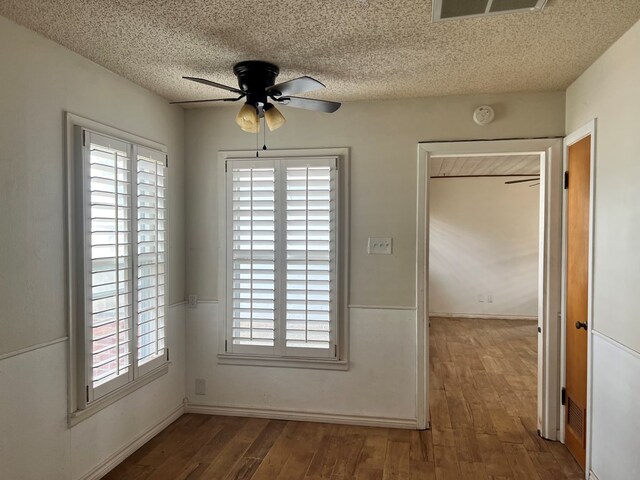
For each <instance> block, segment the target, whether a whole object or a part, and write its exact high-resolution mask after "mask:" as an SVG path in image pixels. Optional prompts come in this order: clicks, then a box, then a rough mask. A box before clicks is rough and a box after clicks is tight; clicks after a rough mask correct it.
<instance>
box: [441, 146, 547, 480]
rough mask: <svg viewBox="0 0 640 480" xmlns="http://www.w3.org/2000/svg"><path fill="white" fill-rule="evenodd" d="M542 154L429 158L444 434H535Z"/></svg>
mask: <svg viewBox="0 0 640 480" xmlns="http://www.w3.org/2000/svg"><path fill="white" fill-rule="evenodd" d="M542 157H543V155H542V154H539V153H537V154H534V153H532V154H486V155H473V156H436V155H434V156H432V157H431V159H430V162H431V163H430V175H429V177H430V188H429V218H430V225H429V321H430V346H429V348H430V350H429V353H430V355H429V357H430V358H429V364H430V375H431V377H430V379H431V384H430V394H431V402H430V407H431V411H432V415H433V417H434V418H433V425H434V428H436V429H442V428H446V429H448V428H451V429H452V430H453V432H454V434H457V433H458V432H460V431H467V430H469V429H471V430H472V431H474V432H476V433H479V434H481V435H488V436H487V437H483V438H485V439H494V440H495V439H501V440H503V441H508V442H509V443H510V444H511V443H513V444H520V445H523V442H524V437H525V435H527V436H531V437H534V436H536V431H537V430H538V428H539V426H538V425H537V411H536V409H537V400H538V397H537V388H538V386H537V375H538V371H537V370H538V368H537V366H538V365H537V350H538V345H537V337H538V332H537V325H538V297H539V281H538V270H539V265H540V255H539V252H540V241H539V239H540V225H541V222H540V216H539V212H540V205H541V203H542V202H541V200H542V199H541V195H540V193H541V188H540V171H541V161H542ZM496 448H502V445H499V446H498V445H496ZM540 448H544V447H540ZM507 472H508V469H504V471H503V472H502V473H507Z"/></svg>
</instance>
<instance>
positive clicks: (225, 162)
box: [224, 160, 227, 173]
mask: <svg viewBox="0 0 640 480" xmlns="http://www.w3.org/2000/svg"><path fill="white" fill-rule="evenodd" d="M224 173H227V161H226V160H225V161H224Z"/></svg>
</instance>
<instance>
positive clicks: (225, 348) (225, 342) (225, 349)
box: [224, 340, 228, 352]
mask: <svg viewBox="0 0 640 480" xmlns="http://www.w3.org/2000/svg"><path fill="white" fill-rule="evenodd" d="M227 341H228V340H225V341H224V351H225V352H226V351H227Z"/></svg>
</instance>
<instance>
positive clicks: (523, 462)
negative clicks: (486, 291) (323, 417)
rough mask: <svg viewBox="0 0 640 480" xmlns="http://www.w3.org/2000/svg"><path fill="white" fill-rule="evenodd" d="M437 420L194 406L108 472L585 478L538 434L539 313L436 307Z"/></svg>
mask: <svg viewBox="0 0 640 480" xmlns="http://www.w3.org/2000/svg"><path fill="white" fill-rule="evenodd" d="M430 363H431V372H432V374H431V415H432V424H433V428H432V429H431V430H429V431H423V432H418V431H411V430H396V429H387V428H370V427H355V426H347V425H329V424H320V423H307V422H288V421H280V420H264V419H255V418H254V419H250V418H238V417H217V416H216V417H214V416H206V415H194V414H187V415H184V416H182V417H181V418H179V419H178V420H177V421H175V422H174V423H173V424H171V425H170V426H169V427H167V428H166V429H165V430H164V431H162V432H161V433H160V434H159V435H158V436H156V437H155V438H153V439H152V440H150V441H149V442H148V443H147V444H145V445H144V446H143V447H142V448H140V449H139V450H138V451H137V452H135V453H134V454H133V455H131V456H130V457H129V458H128V459H127V460H125V461H124V462H123V463H122V464H121V465H120V466H118V467H117V468H116V469H114V470H113V471H112V472H111V473H110V474H109V475H107V477H105V478H107V479H111V480H114V479H126V480H143V479H144V480H159V479H166V480H176V479H199V480H202V479H216V480H218V479H220V480H223V479H233V480H241V479H242V480H249V479H250V480H315V479H330V480H347V479H358V480H374V479H375V480H391V479H394V480H396V479H408V480H417V479H420V480H430V479H437V480H450V479H451V480H460V479H469V480H482V479H512V480H522V479H534V480H547V479H549V480H562V479H571V480H577V479H580V478H583V474H582V471H581V470H580V468H579V467H578V465H577V464H576V462H575V461H574V460H573V458H572V457H571V456H570V454H569V453H568V451H567V450H566V448H565V447H564V446H563V445H561V444H559V443H555V442H548V441H545V440H542V439H540V438H539V437H538V435H537V433H536V423H535V415H536V408H535V402H536V327H535V324H534V323H533V322H523V321H506V320H484V319H483V320H462V319H440V318H433V319H432V326H431V362H430Z"/></svg>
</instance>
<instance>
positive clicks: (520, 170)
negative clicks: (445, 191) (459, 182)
mask: <svg viewBox="0 0 640 480" xmlns="http://www.w3.org/2000/svg"><path fill="white" fill-rule="evenodd" d="M430 170H431V178H438V177H459V176H481V175H539V174H540V155H496V156H479V155H476V156H472V157H434V158H432V159H431V164H430Z"/></svg>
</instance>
